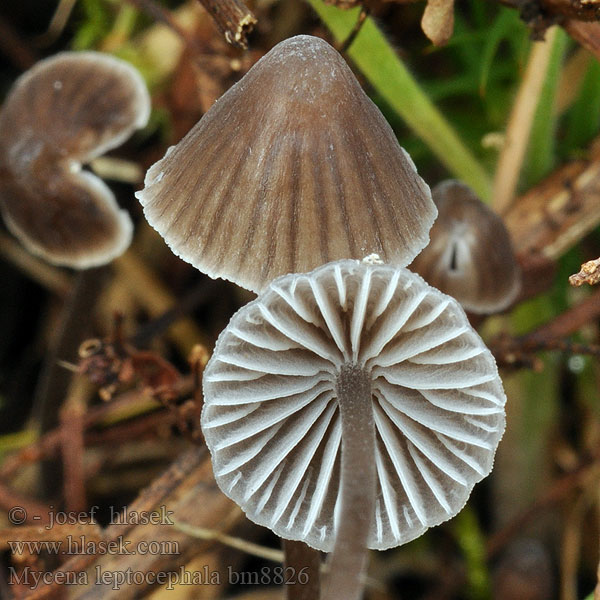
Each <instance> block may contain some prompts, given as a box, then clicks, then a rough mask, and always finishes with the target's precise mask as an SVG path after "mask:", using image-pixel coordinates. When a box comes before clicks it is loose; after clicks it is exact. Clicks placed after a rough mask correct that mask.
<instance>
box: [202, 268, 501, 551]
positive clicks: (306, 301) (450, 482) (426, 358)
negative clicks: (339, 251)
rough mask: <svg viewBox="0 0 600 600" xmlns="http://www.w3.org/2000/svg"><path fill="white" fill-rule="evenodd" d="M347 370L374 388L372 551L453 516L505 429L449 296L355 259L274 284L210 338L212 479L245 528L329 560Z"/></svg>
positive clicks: (207, 383) (471, 334)
mask: <svg viewBox="0 0 600 600" xmlns="http://www.w3.org/2000/svg"><path fill="white" fill-rule="evenodd" d="M348 369H352V370H354V371H355V372H360V373H362V374H363V375H364V377H366V378H367V379H368V381H369V382H370V386H371V393H370V404H371V410H372V415H373V421H374V426H375V427H374V432H375V436H374V444H371V447H372V452H373V453H374V463H375V468H376V477H375V479H376V490H375V498H374V503H373V514H372V515H371V517H370V520H371V524H370V529H369V533H368V546H369V547H370V548H375V549H380V550H382V549H386V548H390V547H394V546H397V545H399V544H403V543H405V542H408V541H410V540H412V539H414V538H416V537H418V536H419V535H421V534H422V533H423V531H424V530H426V529H427V528H429V527H431V526H433V525H437V524H439V523H441V522H443V521H445V520H447V519H449V518H451V517H452V516H454V515H455V514H456V513H457V512H458V511H459V510H460V509H461V508H462V507H463V505H464V504H465V502H466V500H467V498H468V496H469V494H470V492H471V489H472V488H473V486H474V485H475V483H477V482H478V481H480V480H481V479H482V478H483V477H485V476H486V475H487V474H488V473H489V472H490V470H491V468H492V462H493V457H494V453H495V450H496V446H497V444H498V442H499V440H500V437H501V436H502V433H503V431H504V402H505V396H504V392H503V389H502V384H501V382H500V379H499V377H498V372H497V368H496V365H495V362H494V359H493V357H492V355H491V354H490V352H489V351H488V350H487V348H486V347H485V345H484V344H483V342H482V341H481V339H480V338H479V336H478V335H477V333H476V332H475V331H474V330H473V329H472V328H471V327H470V325H469V323H468V321H467V319H466V316H465V314H464V311H463V310H462V308H461V307H460V306H459V305H458V303H457V302H456V301H455V300H454V299H452V298H450V297H449V296H446V295H444V294H442V293H441V292H439V291H438V290H436V289H435V288H432V287H430V286H429V285H427V284H426V283H425V282H424V281H423V280H422V279H421V278H420V277H419V276H417V275H414V274H413V273H411V272H409V271H408V270H406V269H403V268H397V267H391V266H388V265H369V264H365V263H361V262H358V261H353V260H343V261H339V262H335V263H329V264H327V265H325V266H323V267H320V268H318V269H316V270H315V271H313V272H311V273H308V274H293V275H286V276H284V277H281V278H279V279H277V280H275V281H274V282H273V283H271V285H270V286H269V288H268V289H267V290H266V291H265V292H264V293H263V294H262V295H261V296H259V297H258V298H257V299H256V300H255V301H253V302H251V303H250V304H248V305H247V306H245V307H244V308H242V309H241V310H240V311H238V312H237V313H236V315H234V317H233V318H232V320H231V322H230V324H229V326H228V327H227V328H226V329H225V330H224V332H223V333H222V334H221V336H220V337H219V340H218V342H217V345H216V347H215V352H214V354H213V358H212V359H211V361H210V362H209V364H208V366H207V369H206V372H205V376H204V395H205V407H204V410H203V415H202V426H203V430H204V434H205V438H206V442H207V444H208V447H209V449H210V451H211V454H212V458H213V466H214V471H215V476H216V480H217V483H218V484H219V486H220V487H221V489H222V490H223V491H224V492H225V493H226V494H227V495H228V496H229V497H231V498H232V499H233V500H234V501H236V502H237V503H238V504H239V505H240V506H241V507H242V508H243V510H244V511H245V512H246V514H247V516H248V517H249V518H250V519H251V520H253V521H255V522H257V523H259V524H262V525H264V526H267V527H269V528H270V529H272V530H273V531H274V532H275V533H277V534H278V535H279V536H281V537H283V538H287V539H298V540H302V541H304V542H306V543H307V544H309V545H310V546H312V547H315V548H317V549H319V550H323V551H331V550H332V548H333V544H334V538H335V532H336V531H337V530H338V526H339V524H338V523H336V518H339V507H338V510H336V504H337V503H338V502H339V500H340V488H341V485H342V482H341V474H340V473H341V469H342V459H341V454H342V437H343V435H342V423H341V416H340V405H339V398H338V397H337V393H336V390H337V389H338V387H337V386H338V384H339V381H340V379H339V378H340V373H343V372H347V371H348ZM356 435H360V431H358V432H356Z"/></svg>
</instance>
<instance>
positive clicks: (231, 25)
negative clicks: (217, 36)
mask: <svg viewBox="0 0 600 600" xmlns="http://www.w3.org/2000/svg"><path fill="white" fill-rule="evenodd" d="M199 2H200V4H202V6H204V8H205V9H206V10H207V11H208V13H209V14H210V16H211V17H212V18H213V20H214V22H215V24H216V26H217V27H218V28H219V31H221V33H223V35H224V36H225V39H226V40H227V41H228V42H229V43H230V44H231V45H232V46H236V47H237V48H243V49H244V50H245V49H246V48H247V47H248V34H249V33H250V32H251V31H252V30H253V29H254V25H256V22H257V21H256V17H255V16H254V15H253V14H252V12H251V11H250V10H249V9H248V7H247V6H246V5H245V4H244V3H243V2H242V0H199Z"/></svg>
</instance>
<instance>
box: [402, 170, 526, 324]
mask: <svg viewBox="0 0 600 600" xmlns="http://www.w3.org/2000/svg"><path fill="white" fill-rule="evenodd" d="M433 200H434V202H435V203H436V206H437V208H438V218H437V220H436V221H435V223H434V224H433V227H432V228H431V232H430V234H429V237H430V240H431V241H430V242H429V245H428V246H427V247H426V248H425V249H424V250H423V251H422V252H421V254H419V255H418V256H417V258H416V259H415V260H414V262H413V263H412V264H411V265H410V269H411V270H412V271H416V272H417V273H419V274H420V275H422V276H423V277H424V278H425V280H426V281H427V282H428V283H430V284H431V285H433V286H435V287H436V288H438V289H439V290H441V291H442V292H444V293H446V294H450V295H451V296H453V297H454V298H456V299H457V300H458V301H459V302H460V303H461V304H462V306H463V307H464V308H465V309H466V310H468V311H470V312H473V313H494V312H499V311H502V310H504V309H505V308H508V307H509V306H510V305H511V304H512V302H513V301H514V300H515V299H516V297H517V295H518V294H519V292H520V290H521V271H520V268H519V265H518V264H517V259H516V257H515V254H514V251H513V248H512V243H511V240H510V235H509V233H508V230H507V229H506V226H505V225H504V221H503V220H502V218H501V217H499V216H498V215H497V214H496V213H494V212H493V211H492V210H491V209H490V208H489V207H488V206H486V205H485V204H484V203H483V202H482V201H481V200H480V199H479V198H478V197H477V195H476V194H475V192H473V190H471V188H470V187H468V186H467V185H465V184H464V183H461V182H460V181H455V180H447V181H443V182H442V183H440V184H438V185H437V186H435V188H433Z"/></svg>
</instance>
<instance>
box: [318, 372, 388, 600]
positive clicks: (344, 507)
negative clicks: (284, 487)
mask: <svg viewBox="0 0 600 600" xmlns="http://www.w3.org/2000/svg"><path fill="white" fill-rule="evenodd" d="M336 388H337V398H338V403H339V407H340V414H341V419H342V468H341V484H340V502H341V505H340V508H339V517H338V520H337V532H336V540H335V545H334V548H333V553H332V555H331V560H330V563H329V576H328V577H327V579H326V581H325V588H324V594H323V600H339V598H344V599H345V600H359V599H360V598H361V597H362V589H363V581H364V575H365V571H366V566H367V539H368V535H369V529H370V527H371V519H372V515H373V512H374V504H375V475H376V473H375V425H374V421H373V403H372V400H371V379H370V377H369V375H368V373H366V372H365V370H364V368H361V367H359V366H358V365H354V364H346V365H344V366H343V367H342V368H341V369H340V373H339V375H338V378H337V383H336Z"/></svg>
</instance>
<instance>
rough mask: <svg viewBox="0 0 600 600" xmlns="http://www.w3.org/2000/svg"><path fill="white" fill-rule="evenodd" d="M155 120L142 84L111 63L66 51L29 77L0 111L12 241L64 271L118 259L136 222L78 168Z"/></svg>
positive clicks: (0, 155)
mask: <svg viewBox="0 0 600 600" xmlns="http://www.w3.org/2000/svg"><path fill="white" fill-rule="evenodd" d="M149 114H150V98H149V95H148V91H147V90H146V87H145V84H144V82H143V80H142V77H141V76H140V74H139V73H138V72H137V71H136V70H135V69H134V68H133V67H131V65H129V64H128V63H126V62H124V61H122V60H119V59H117V58H114V57H112V56H108V55H105V54H101V53H98V52H63V53H60V54H57V55H55V56H53V57H51V58H49V59H46V60H43V61H40V62H39V63H37V64H36V65H35V66H34V67H33V68H32V69H30V70H29V71H28V72H27V73H25V74H24V75H23V76H22V77H21V78H20V79H19V80H18V81H17V83H16V84H15V86H14V87H13V89H12V90H11V92H10V94H9V95H8V97H7V99H6V101H5V103H4V105H3V107H2V111H1V113H0V208H1V210H2V215H3V217H4V220H5V222H6V224H7V226H8V228H9V229H10V230H11V231H12V233H13V234H14V235H16V236H17V237H18V238H19V239H20V240H21V241H22V242H23V244H24V245H25V246H26V247H27V248H28V249H29V250H30V251H32V252H33V253H35V254H38V255H40V256H42V257H43V258H45V259H46V260H48V261H50V262H53V263H56V264H61V265H68V266H72V267H77V268H86V267H91V266H96V265H100V264H104V263H106V262H109V261H110V260H111V259H112V258H114V257H115V256H118V255H119V254H121V253H122V252H123V251H124V250H125V249H126V248H127V246H128V245H129V242H130V240H131V233H132V229H133V226H132V223H131V220H130V218H129V216H128V214H127V213H126V212H125V211H122V210H120V209H119V207H118V205H117V203H116V201H115V198H114V196H113V194H112V192H111V191H110V189H109V188H108V187H107V186H106V185H105V184H104V182H103V181H102V180H100V179H99V178H98V177H96V176H95V175H93V174H92V173H89V172H85V171H81V163H82V162H87V161H90V160H91V159H93V158H95V157H97V156H99V155H101V154H103V153H104V152H106V151H107V150H109V149H111V148H114V147H116V146H118V145H120V144H121V143H122V142H123V141H124V140H125V139H127V138H128V137H129V136H130V135H131V133H132V132H133V131H134V130H135V129H137V128H139V127H142V126H144V125H145V124H146V122H147V121H148V116H149Z"/></svg>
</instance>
